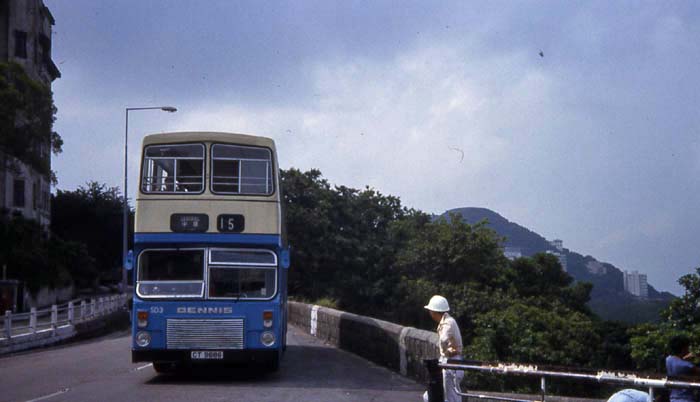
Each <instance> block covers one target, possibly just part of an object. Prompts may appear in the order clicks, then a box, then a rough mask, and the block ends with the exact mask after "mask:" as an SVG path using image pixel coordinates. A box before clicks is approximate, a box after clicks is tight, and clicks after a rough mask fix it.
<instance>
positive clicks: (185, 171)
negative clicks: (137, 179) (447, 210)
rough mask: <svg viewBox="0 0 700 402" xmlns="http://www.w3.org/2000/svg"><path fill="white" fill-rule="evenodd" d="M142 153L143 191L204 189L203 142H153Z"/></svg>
mask: <svg viewBox="0 0 700 402" xmlns="http://www.w3.org/2000/svg"><path fill="white" fill-rule="evenodd" d="M143 155H144V156H143V165H142V166H143V167H142V168H143V172H141V177H142V180H141V191H143V192H144V193H201V192H202V191H204V145H202V144H170V145H150V146H147V147H146V148H145V149H144V153H143Z"/></svg>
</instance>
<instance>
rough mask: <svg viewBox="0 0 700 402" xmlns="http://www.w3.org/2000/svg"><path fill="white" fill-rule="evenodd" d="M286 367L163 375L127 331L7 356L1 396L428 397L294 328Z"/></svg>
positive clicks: (401, 401)
mask: <svg viewBox="0 0 700 402" xmlns="http://www.w3.org/2000/svg"><path fill="white" fill-rule="evenodd" d="M288 336H289V338H288V341H289V342H288V347H287V353H286V355H285V358H284V360H283V361H282V363H281V366H280V370H279V371H278V372H276V373H272V374H267V373H261V372H259V371H255V370H250V369H245V368H240V369H228V370H224V371H222V370H214V371H212V370H198V371H195V372H194V373H191V374H187V375H159V374H156V373H155V371H153V367H152V366H151V365H147V364H146V363H135V364H132V363H131V354H130V349H129V345H130V341H129V334H128V333H126V332H122V333H119V334H113V335H110V336H107V337H102V338H98V339H95V340H91V341H85V342H81V343H76V344H71V345H67V346H63V347H55V348H51V349H44V350H38V351H33V352H27V353H22V354H18V355H13V356H9V357H4V358H0V401H47V402H59V401H197V402H203V401H255V402H261V401H274V402H283V401H294V402H335V401H358V402H368V401H386V402H394V401H395V402H407V401H418V400H421V395H422V393H423V390H424V388H423V387H422V386H421V385H419V384H417V383H416V382H414V381H411V380H408V379H406V378H403V377H401V376H400V375H398V374H396V373H394V372H392V371H390V370H387V369H385V368H382V367H378V366H376V365H374V364H372V363H369V362H367V361H366V360H364V359H361V358H359V357H357V356H355V355H353V354H351V353H348V352H345V351H342V350H338V349H335V348H333V347H330V346H327V345H324V344H323V343H322V342H320V341H319V340H318V339H316V338H314V337H312V336H310V335H308V334H306V333H304V332H302V330H300V329H299V328H296V327H292V326H290V328H289V333H288Z"/></svg>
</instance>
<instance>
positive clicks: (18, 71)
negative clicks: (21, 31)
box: [0, 63, 63, 181]
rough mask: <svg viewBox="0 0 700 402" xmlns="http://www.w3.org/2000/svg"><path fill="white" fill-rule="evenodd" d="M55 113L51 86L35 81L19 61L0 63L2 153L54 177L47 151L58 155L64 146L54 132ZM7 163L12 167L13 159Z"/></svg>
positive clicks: (7, 160) (8, 166)
mask: <svg viewBox="0 0 700 402" xmlns="http://www.w3.org/2000/svg"><path fill="white" fill-rule="evenodd" d="M55 115H56V108H55V106H54V104H53V94H52V92H51V88H50V87H48V86H45V85H43V84H42V83H40V82H38V81H34V80H32V79H31V78H30V77H29V76H28V75H27V73H26V72H25V71H24V69H23V67H22V66H21V65H19V64H17V63H0V133H1V135H0V153H4V154H6V155H10V156H12V157H14V158H16V159H17V160H19V161H22V162H24V163H26V164H28V165H30V166H32V167H33V168H34V169H36V170H37V171H38V172H40V173H42V174H45V175H50V176H51V177H52V179H54V177H55V176H54V175H53V174H52V172H51V170H50V168H51V167H50V158H49V157H48V155H46V153H48V152H50V151H51V152H53V153H55V154H58V153H60V152H61V147H62V145H63V140H62V139H61V136H60V135H58V133H56V132H55V131H53V123H54V120H55ZM4 163H5V165H6V166H5V167H6V168H12V167H13V161H12V159H6V160H5V161H4ZM54 181H55V179H54Z"/></svg>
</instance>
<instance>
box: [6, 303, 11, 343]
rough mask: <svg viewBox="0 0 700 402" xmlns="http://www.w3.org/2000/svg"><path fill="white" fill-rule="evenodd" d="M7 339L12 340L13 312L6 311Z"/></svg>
mask: <svg viewBox="0 0 700 402" xmlns="http://www.w3.org/2000/svg"><path fill="white" fill-rule="evenodd" d="M5 337H7V339H10V338H12V311H10V310H6V311H5Z"/></svg>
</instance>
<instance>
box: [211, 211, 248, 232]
mask: <svg viewBox="0 0 700 402" xmlns="http://www.w3.org/2000/svg"><path fill="white" fill-rule="evenodd" d="M216 221H217V229H218V230H219V232H226V233H240V232H242V231H243V230H244V229H245V218H244V217H243V215H227V214H224V215H219V217H218V218H217V219H216Z"/></svg>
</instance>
